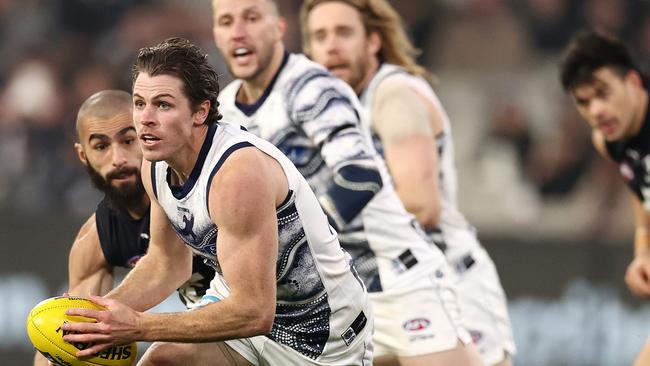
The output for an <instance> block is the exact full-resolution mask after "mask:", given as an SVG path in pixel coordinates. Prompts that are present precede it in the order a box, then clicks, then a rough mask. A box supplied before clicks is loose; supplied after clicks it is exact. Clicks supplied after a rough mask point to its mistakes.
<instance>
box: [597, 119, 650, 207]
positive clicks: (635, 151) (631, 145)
mask: <svg viewBox="0 0 650 366" xmlns="http://www.w3.org/2000/svg"><path fill="white" fill-rule="evenodd" d="M605 146H606V147H607V152H608V153H609V156H611V158H612V160H614V161H615V162H616V163H618V167H619V172H620V173H621V176H622V177H623V180H625V184H627V186H628V188H630V189H631V190H632V192H634V194H635V195H636V196H637V197H639V199H640V200H641V202H643V207H644V208H645V210H646V211H650V113H647V114H646V116H645V120H644V121H643V126H642V127H641V130H640V131H639V133H638V134H637V135H636V136H634V137H632V138H631V139H628V140H623V141H614V142H607V143H606V145H605Z"/></svg>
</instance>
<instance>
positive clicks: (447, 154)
mask: <svg viewBox="0 0 650 366" xmlns="http://www.w3.org/2000/svg"><path fill="white" fill-rule="evenodd" d="M388 79H390V80H400V81H401V82H403V83H406V84H407V85H409V87H411V88H413V89H414V90H416V91H417V92H418V93H419V94H420V95H423V96H425V97H426V98H427V99H428V100H429V101H430V102H431V103H432V105H434V106H436V108H437V110H439V111H441V112H442V113H443V116H442V117H443V124H444V126H443V131H442V133H440V134H439V135H438V136H436V145H437V146H438V157H439V158H438V162H439V165H438V177H439V196H440V201H441V207H442V210H441V213H440V220H439V231H440V233H439V234H441V235H436V233H435V232H434V233H433V235H432V239H433V240H434V241H435V242H436V243H437V244H438V245H439V246H441V247H443V248H446V254H447V255H448V256H457V255H460V254H461V253H462V254H465V253H467V252H468V251H469V250H471V249H472V248H474V247H476V246H478V245H480V244H479V242H478V240H477V239H476V234H475V230H474V228H473V227H472V226H471V225H470V224H469V223H468V222H467V220H466V219H465V217H464V216H463V214H462V213H461V212H460V211H459V210H458V203H457V199H456V191H457V182H456V179H457V178H456V167H455V165H454V143H453V140H452V135H451V125H450V122H449V117H448V116H447V114H446V113H445V112H444V108H443V107H442V104H441V103H440V101H439V100H438V97H437V96H436V95H435V93H434V92H433V90H432V89H431V86H429V83H428V82H427V81H426V80H424V79H423V78H421V77H417V76H414V75H411V74H409V73H408V72H406V71H405V70H404V69H402V68H401V67H399V66H396V65H391V64H382V65H381V67H380V68H379V70H378V71H377V73H376V74H375V76H374V77H373V79H372V80H371V81H370V83H369V84H368V87H367V88H366V90H364V92H363V94H362V95H361V103H362V104H363V106H364V108H365V111H366V113H368V115H370V113H371V108H372V103H373V98H374V96H375V92H376V90H377V87H378V86H379V84H380V83H381V82H382V81H384V80H388ZM372 135H373V136H372V137H373V143H374V145H375V146H376V147H377V150H378V151H380V153H383V147H382V143H381V140H380V139H379V136H378V135H377V134H376V133H375V131H374V129H373V130H372Z"/></svg>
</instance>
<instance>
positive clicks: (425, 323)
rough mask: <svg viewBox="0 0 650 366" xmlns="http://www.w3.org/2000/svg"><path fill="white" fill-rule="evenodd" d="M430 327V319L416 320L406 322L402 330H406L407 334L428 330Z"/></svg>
mask: <svg viewBox="0 0 650 366" xmlns="http://www.w3.org/2000/svg"><path fill="white" fill-rule="evenodd" d="M429 325H431V322H430V321H429V319H426V318H415V319H411V320H407V321H406V322H404V324H403V325H402V328H404V330H406V331H407V332H418V331H421V330H424V329H427V328H428V327H429Z"/></svg>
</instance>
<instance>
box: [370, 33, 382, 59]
mask: <svg viewBox="0 0 650 366" xmlns="http://www.w3.org/2000/svg"><path fill="white" fill-rule="evenodd" d="M381 44H382V39H381V35H380V34H379V32H370V34H369V35H368V51H370V54H371V55H378V54H379V51H381Z"/></svg>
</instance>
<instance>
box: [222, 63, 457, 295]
mask: <svg viewBox="0 0 650 366" xmlns="http://www.w3.org/2000/svg"><path fill="white" fill-rule="evenodd" d="M241 85H242V81H241V80H235V81H233V82H232V83H230V84H229V85H228V86H226V88H224V90H222V92H221V93H220V95H219V102H220V111H221V114H223V115H224V118H226V119H228V120H230V121H236V122H238V123H241V124H243V125H244V126H245V127H246V128H247V129H248V130H249V131H251V132H252V133H254V134H256V135H258V136H260V137H262V138H263V139H265V140H268V141H270V142H271V143H273V144H274V145H276V146H277V147H278V148H279V149H280V150H281V151H282V152H283V153H284V154H285V155H287V156H288V157H289V159H290V160H291V161H292V162H293V163H294V164H295V165H296V167H297V168H298V170H299V171H300V173H301V174H302V175H303V176H304V177H305V178H306V179H307V181H308V182H309V185H310V186H311V188H312V189H313V190H314V192H315V193H316V195H317V196H318V197H319V201H320V202H321V203H322V202H327V201H328V199H329V197H330V196H331V195H332V194H331V192H332V186H335V185H337V184H341V185H344V186H346V187H353V186H354V185H353V184H345V183H341V181H342V180H344V179H343V178H342V174H340V173H339V171H338V169H339V167H340V166H343V165H346V164H356V165H357V166H363V167H365V168H366V169H372V170H373V171H374V172H375V173H376V174H379V176H380V177H381V181H382V184H383V185H382V186H381V187H379V189H378V190H377V191H376V192H375V194H374V196H373V197H371V198H370V199H369V201H366V202H363V206H360V207H357V208H356V215H355V216H354V217H353V218H352V219H351V220H350V221H349V222H347V223H346V224H345V225H344V226H343V227H338V228H337V230H338V231H339V241H340V242H341V245H342V246H343V248H344V249H345V250H347V251H348V252H349V253H350V254H351V255H352V257H353V259H354V265H355V267H356V269H357V270H358V271H359V275H360V276H361V278H362V279H363V281H364V282H365V284H366V287H367V288H368V291H369V292H377V291H382V290H383V289H385V288H389V287H391V286H394V285H397V284H398V283H399V282H400V281H409V279H410V278H412V277H416V276H421V275H422V273H423V272H424V271H430V270H431V268H434V267H435V266H436V263H442V262H443V261H444V258H443V256H442V254H441V253H439V252H438V251H434V250H432V249H431V248H430V247H429V244H428V241H427V239H426V237H425V235H424V233H423V232H422V230H421V229H420V227H419V225H418V224H417V222H416V221H415V218H414V216H412V215H411V214H409V213H408V212H407V211H406V209H405V208H404V206H403V205H402V203H401V201H400V200H399V197H398V196H397V193H396V192H395V190H394V188H393V187H392V184H391V179H390V176H389V175H388V171H387V169H386V166H385V164H384V162H383V160H382V159H381V158H380V157H379V155H378V154H377V153H376V151H374V149H373V148H372V144H371V139H370V134H369V132H366V130H367V129H366V128H364V127H363V125H362V124H363V123H369V122H368V121H367V119H366V118H364V116H363V111H362V108H361V106H360V105H359V102H358V99H357V96H356V95H355V94H354V91H353V90H352V89H351V88H350V87H349V86H348V85H347V84H346V83H345V82H343V81H341V80H339V79H337V78H335V77H334V76H333V75H332V74H330V73H329V72H328V71H327V70H326V69H325V68H323V67H322V66H321V65H319V64H317V63H315V62H312V61H310V60H308V59H307V58H306V57H305V56H303V55H297V54H291V55H289V54H287V55H286V56H285V60H284V62H283V65H282V66H281V67H280V69H279V71H278V73H277V74H276V75H275V77H274V79H273V81H272V82H271V83H270V85H269V86H268V87H267V89H266V91H265V92H264V94H263V95H262V97H261V98H260V99H259V100H258V101H257V102H256V103H255V104H252V105H243V104H241V103H239V102H237V101H236V96H237V92H238V91H239V89H240V87H241ZM368 131H369V130H368ZM364 184H366V185H367V184H369V183H368V182H362V183H359V184H358V185H364ZM353 188H354V187H353ZM357 194H358V193H357V192H354V191H352V190H351V191H349V192H348V194H347V198H348V199H349V198H352V197H354V196H355V195H357ZM335 198H336V197H333V199H335ZM323 206H324V208H325V211H326V212H328V213H329V210H328V207H327V206H326V205H323ZM420 262H422V263H425V264H422V265H417V263H420Z"/></svg>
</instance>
